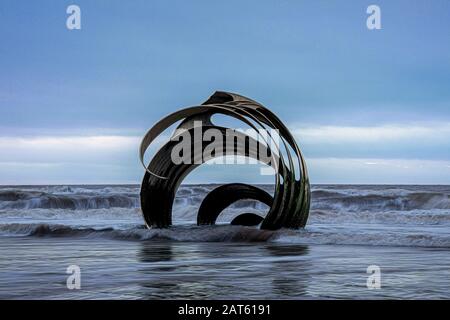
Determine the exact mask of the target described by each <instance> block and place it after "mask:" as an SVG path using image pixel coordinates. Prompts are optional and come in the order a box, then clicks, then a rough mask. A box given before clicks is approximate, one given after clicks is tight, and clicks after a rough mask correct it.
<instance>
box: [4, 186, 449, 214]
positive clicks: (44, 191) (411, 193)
mask: <svg viewBox="0 0 450 320" xmlns="http://www.w3.org/2000/svg"><path fill="white" fill-rule="evenodd" d="M213 188H214V186H213V185H211V186H209V185H205V186H182V187H181V188H180V189H179V191H178V193H177V197H176V199H175V204H178V205H183V206H198V205H200V203H201V201H202V200H203V198H204V197H205V196H206V194H207V193H208V192H210V191H211V190H212V189H213ZM262 188H263V189H265V190H266V191H268V192H273V190H272V186H262ZM235 206H241V207H247V206H253V207H254V208H256V209H258V208H259V209H260V208H261V207H260V206H259V204H258V203H254V202H252V201H248V202H240V203H239V204H236V205H235ZM258 206H259V207H258ZM139 207H140V201H139V187H137V186H117V187H116V186H111V187H97V188H95V187H73V186H72V187H71V186H54V187H51V186H49V187H40V188H39V187H37V188H31V189H19V190H17V189H14V188H2V189H0V209H69V210H92V209H109V208H139ZM312 209H313V210H322V211H324V210H325V211H330V210H331V211H336V212H364V211H377V212H380V211H394V210H395V211H413V210H433V209H441V210H450V190H449V188H442V187H441V188H435V189H433V190H429V191H423V190H420V189H418V188H414V187H411V188H409V189H405V188H393V187H392V186H387V187H384V188H383V187H379V186H377V187H372V188H355V186H352V187H351V188H342V187H341V188H338V187H337V186H331V187H328V188H327V187H322V186H320V187H313V189H312Z"/></svg>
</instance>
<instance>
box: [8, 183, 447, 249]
mask: <svg viewBox="0 0 450 320" xmlns="http://www.w3.org/2000/svg"><path fill="white" fill-rule="evenodd" d="M215 187H216V186H215V185H190V186H181V187H180V189H179V190H178V193H177V196H176V199H175V203H174V212H173V221H174V227H172V228H169V229H145V228H144V227H143V226H142V224H143V219H142V215H141V212H140V203H139V186H135V185H131V186H130V185H128V186H40V187H7V186H6V187H0V236H21V237H22V236H30V237H83V238H105V239H115V240H138V241H141V240H142V241H144V240H163V239H164V240H171V241H194V242H195V241H199V242H205V241H243V242H247V241H276V242H286V243H299V244H344V245H377V246H384V245H386V246H390V245H392V246H420V247H445V248H447V247H450V234H449V232H448V230H449V228H450V187H449V186H355V185H352V186H333V185H327V186H325V185H321V186H313V188H312V204H311V213H310V218H309V220H308V225H307V227H306V229H305V230H300V231H292V230H280V231H276V232H271V231H264V230H259V229H257V228H247V227H239V226H230V225H229V224H228V223H229V222H230V221H231V220H232V218H234V217H235V216H236V215H238V214H240V213H243V212H256V213H259V214H261V215H264V214H265V213H266V212H267V210H268V207H267V206H265V205H264V204H261V203H258V202H255V201H240V202H237V203H235V204H234V205H232V206H231V207H230V208H227V209H226V210H225V211H224V212H223V214H221V215H220V216H219V218H218V223H219V225H217V226H212V227H197V226H196V225H195V223H196V217H197V211H198V207H199V205H200V203H201V202H202V200H203V198H204V197H205V196H206V194H208V193H209V192H210V191H211V190H212V189H214V188H215ZM261 187H262V188H263V189H264V190H266V191H267V192H269V193H273V188H272V186H269V185H267V186H266V185H264V186H261ZM221 223H222V224H221Z"/></svg>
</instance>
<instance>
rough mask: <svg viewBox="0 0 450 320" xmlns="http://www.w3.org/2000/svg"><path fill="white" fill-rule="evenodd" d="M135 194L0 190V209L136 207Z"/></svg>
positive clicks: (136, 198) (137, 196)
mask: <svg viewBox="0 0 450 320" xmlns="http://www.w3.org/2000/svg"><path fill="white" fill-rule="evenodd" d="M139 206H140V201H139V195H137V194H113V193H111V194H70V195H65V194H49V193H45V192H39V191H9V190H7V191H0V209H70V210H90V209H108V208H137V207H139Z"/></svg>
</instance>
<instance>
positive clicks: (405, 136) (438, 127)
mask: <svg viewBox="0 0 450 320" xmlns="http://www.w3.org/2000/svg"><path fill="white" fill-rule="evenodd" d="M292 131H293V134H294V135H295V136H296V137H297V138H299V139H301V140H302V141H303V142H305V143H348V142H350V143H355V142H356V143H373V142H375V143H380V142H392V141H405V140H407V141H412V140H414V139H421V140H434V141H446V142H448V141H450V123H441V124H429V125H383V126H365V127H358V126H314V127H297V128H295V129H293V130H292Z"/></svg>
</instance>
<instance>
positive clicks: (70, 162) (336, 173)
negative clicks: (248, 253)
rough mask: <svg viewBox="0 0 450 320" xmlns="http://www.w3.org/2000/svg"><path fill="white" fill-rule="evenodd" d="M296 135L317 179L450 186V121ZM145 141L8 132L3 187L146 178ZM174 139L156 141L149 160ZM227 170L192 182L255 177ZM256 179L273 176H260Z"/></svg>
mask: <svg viewBox="0 0 450 320" xmlns="http://www.w3.org/2000/svg"><path fill="white" fill-rule="evenodd" d="M292 132H293V134H294V136H295V137H296V138H297V139H298V141H299V144H300V147H301V149H302V151H304V155H305V156H306V161H307V164H308V168H309V171H310V175H311V181H312V182H313V183H450V170H449V168H450V155H449V152H450V124H446V123H441V124H434V125H411V126H395V125H386V126H372V127H356V126H355V127H349V126H345V127H339V126H315V127H314V126H302V127H300V126H299V127H294V128H293V129H292ZM141 138H142V137H141V136H138V135H134V136H126V135H90V136H81V135H78V136H75V135H71V136H64V135H62V136H57V135H51V136H39V137H30V136H26V137H5V136H4V137H0V150H1V153H0V184H28V183H43V184H46V183H139V182H140V179H141V178H142V175H143V168H142V167H141V165H140V163H139V160H138V148H139V144H140V141H141ZM167 138H168V137H167V136H162V137H160V138H159V139H158V140H157V141H156V143H155V144H154V145H152V147H151V149H150V150H149V152H148V154H147V159H150V157H151V155H152V154H153V153H154V152H155V151H156V150H157V149H158V148H159V147H160V145H161V143H162V142H163V141H165V140H166V139H167ZM226 167H227V166H218V167H210V168H209V167H208V168H204V169H202V170H200V169H199V170H196V172H198V173H195V172H194V173H193V174H197V175H196V176H194V178H195V179H194V180H192V179H190V181H195V182H214V181H218V182H221V181H225V180H226V181H241V180H242V179H243V177H245V179H246V181H250V180H252V177H253V176H254V175H253V173H251V172H253V171H248V174H247V175H245V174H243V173H242V172H243V170H242V169H241V168H242V167H239V168H237V167H233V166H231V167H232V168H226ZM244 170H245V169H244ZM252 170H253V169H252ZM255 170H256V169H255ZM254 172H257V171H254ZM250 173H251V174H250ZM255 182H269V183H270V182H271V180H270V178H267V177H265V178H264V177H258V176H257V175H256V176H255Z"/></svg>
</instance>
